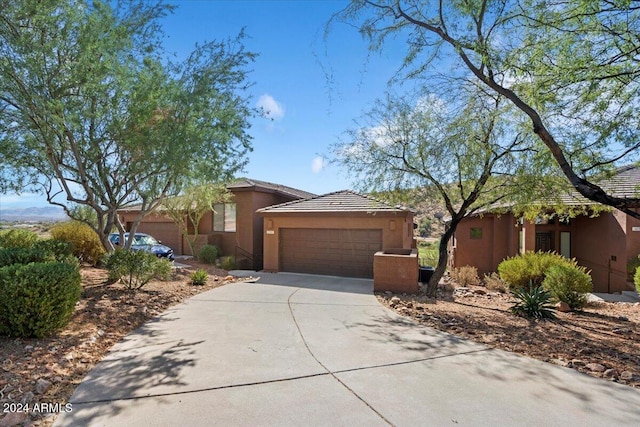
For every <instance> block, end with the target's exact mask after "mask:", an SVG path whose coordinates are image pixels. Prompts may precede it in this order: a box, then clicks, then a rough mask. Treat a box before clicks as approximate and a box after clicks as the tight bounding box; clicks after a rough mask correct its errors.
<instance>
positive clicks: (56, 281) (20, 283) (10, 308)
mask: <svg viewBox="0 0 640 427" xmlns="http://www.w3.org/2000/svg"><path fill="white" fill-rule="evenodd" d="M80 281H81V279H80V272H79V270H78V266H77V265H75V266H74V265H70V264H67V263H59V262H48V263H31V264H27V265H21V264H13V265H10V266H6V267H2V268H0V334H3V335H10V336H18V337H37V338H42V337H44V336H47V335H50V334H51V333H53V332H55V331H57V330H59V329H61V328H63V327H64V326H65V325H66V324H67V323H68V322H69V319H70V317H71V314H72V313H73V310H74V307H75V305H76V303H77V302H78V300H79V299H80V294H81V293H82V286H81V285H80Z"/></svg>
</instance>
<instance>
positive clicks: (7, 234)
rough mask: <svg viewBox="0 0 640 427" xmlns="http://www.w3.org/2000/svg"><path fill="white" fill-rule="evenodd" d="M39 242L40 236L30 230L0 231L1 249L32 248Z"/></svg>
mask: <svg viewBox="0 0 640 427" xmlns="http://www.w3.org/2000/svg"><path fill="white" fill-rule="evenodd" d="M37 241H38V235H37V234H36V233H34V232H33V231H30V230H24V229H20V228H18V229H11V230H2V231H0V247H2V248H30V247H31V246H33V245H34V244H35V243H36V242H37Z"/></svg>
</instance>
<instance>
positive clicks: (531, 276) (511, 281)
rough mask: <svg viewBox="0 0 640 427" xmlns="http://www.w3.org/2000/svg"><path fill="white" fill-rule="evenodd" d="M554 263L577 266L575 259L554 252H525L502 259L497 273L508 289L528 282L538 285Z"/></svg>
mask: <svg viewBox="0 0 640 427" xmlns="http://www.w3.org/2000/svg"><path fill="white" fill-rule="evenodd" d="M556 265H561V266H566V267H576V268H577V267H578V264H577V263H576V261H575V260H573V259H568V258H565V257H563V256H562V255H559V254H557V253H555V252H525V253H524V254H521V255H516V256H514V257H511V258H507V259H505V260H504V261H502V262H501V263H500V264H499V265H498V273H499V274H500V278H501V279H502V280H504V281H505V282H506V283H507V285H508V286H509V288H510V289H513V288H526V287H527V286H528V285H529V284H533V285H534V286H540V285H541V284H542V282H543V281H544V278H545V275H546V273H547V271H548V270H549V269H550V268H551V267H553V266H556Z"/></svg>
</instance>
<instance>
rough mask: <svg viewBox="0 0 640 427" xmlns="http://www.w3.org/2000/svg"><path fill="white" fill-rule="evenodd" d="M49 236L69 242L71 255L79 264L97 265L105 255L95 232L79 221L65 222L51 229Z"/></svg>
mask: <svg viewBox="0 0 640 427" xmlns="http://www.w3.org/2000/svg"><path fill="white" fill-rule="evenodd" d="M51 236H52V237H53V238H54V239H56V240H63V241H65V242H69V243H70V244H71V245H72V247H73V255H75V256H76V257H77V258H78V260H80V262H86V263H89V264H91V265H98V263H99V262H100V260H101V259H102V256H103V255H104V254H105V250H104V246H102V242H100V238H99V237H98V235H97V234H96V232H95V230H94V229H93V228H91V227H90V226H89V225H87V224H85V223H83V222H79V221H67V222H61V223H59V224H56V225H55V226H53V227H52V228H51Z"/></svg>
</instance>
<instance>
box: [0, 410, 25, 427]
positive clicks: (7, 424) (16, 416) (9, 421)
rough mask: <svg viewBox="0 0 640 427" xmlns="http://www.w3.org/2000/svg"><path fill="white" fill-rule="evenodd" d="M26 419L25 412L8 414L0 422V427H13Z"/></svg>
mask: <svg viewBox="0 0 640 427" xmlns="http://www.w3.org/2000/svg"><path fill="white" fill-rule="evenodd" d="M26 419H27V413H26V412H9V413H8V414H7V415H5V416H4V418H3V419H2V421H0V427H13V426H17V425H19V424H22V423H23V422H25V420H26Z"/></svg>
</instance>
